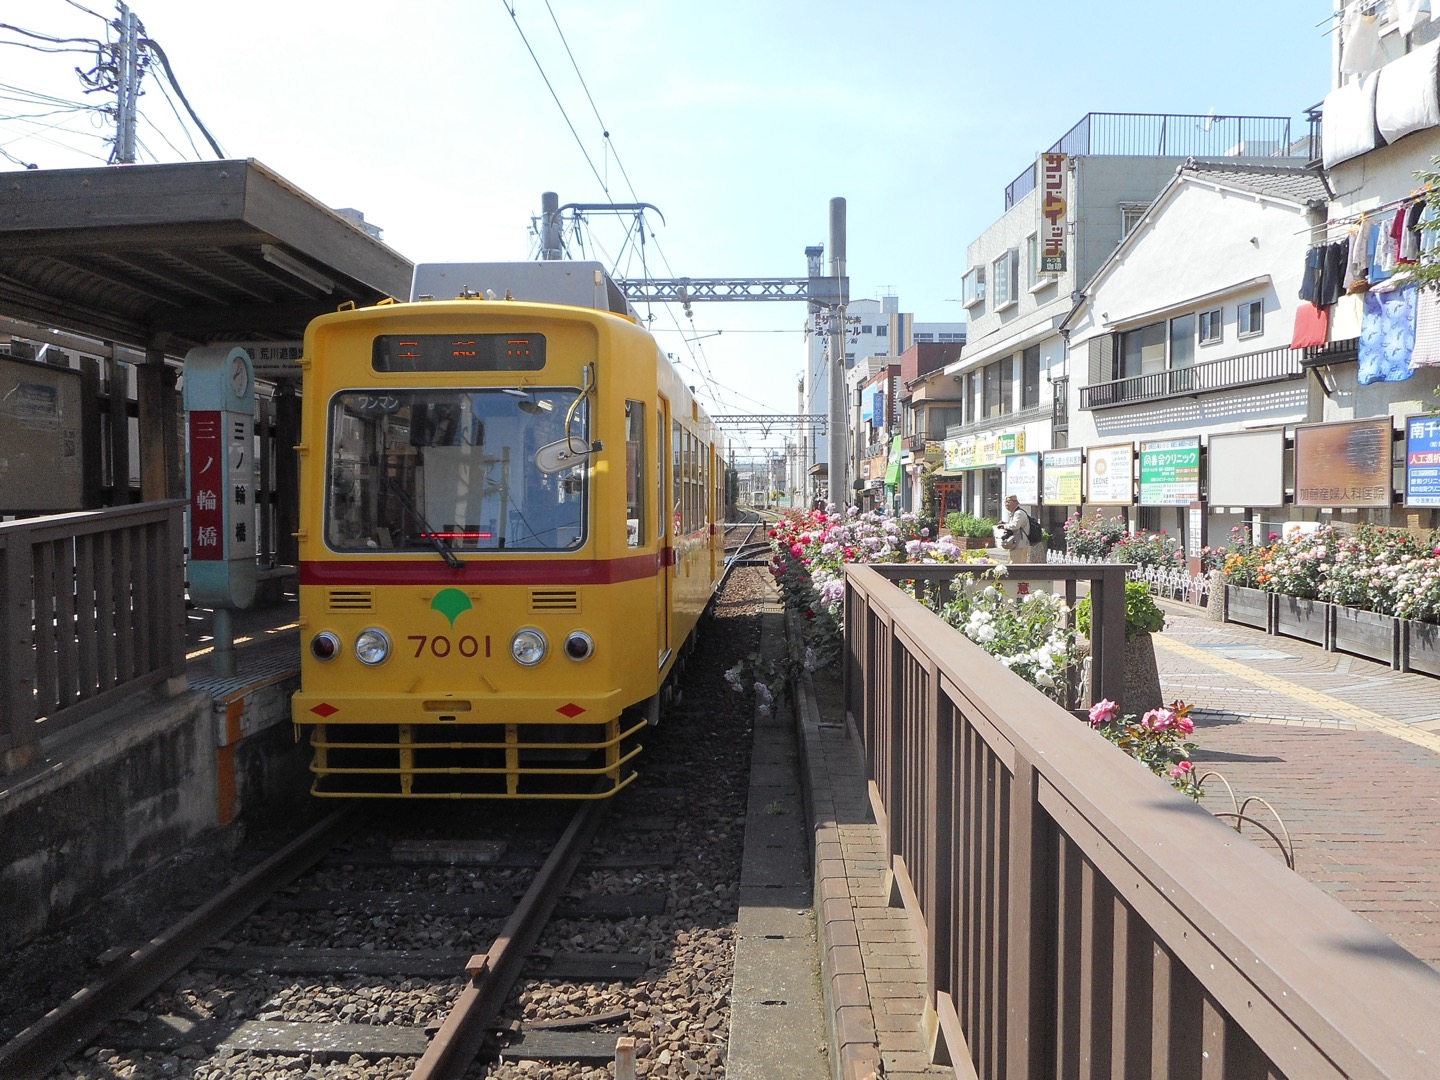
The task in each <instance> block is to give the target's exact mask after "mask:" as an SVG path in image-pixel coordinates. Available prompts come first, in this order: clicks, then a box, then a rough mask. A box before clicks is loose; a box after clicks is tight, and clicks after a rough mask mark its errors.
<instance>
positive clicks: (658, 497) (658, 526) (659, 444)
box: [655, 401, 665, 540]
mask: <svg viewBox="0 0 1440 1080" xmlns="http://www.w3.org/2000/svg"><path fill="white" fill-rule="evenodd" d="M655 539H656V540H664V539H665V403H664V402H663V401H657V402H656V403H655Z"/></svg>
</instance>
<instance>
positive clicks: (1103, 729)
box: [1090, 699, 1204, 799]
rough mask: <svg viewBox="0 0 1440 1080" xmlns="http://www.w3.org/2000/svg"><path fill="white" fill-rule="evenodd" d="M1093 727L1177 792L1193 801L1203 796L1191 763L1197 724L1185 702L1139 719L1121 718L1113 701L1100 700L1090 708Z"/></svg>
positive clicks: (1171, 704)
mask: <svg viewBox="0 0 1440 1080" xmlns="http://www.w3.org/2000/svg"><path fill="white" fill-rule="evenodd" d="M1090 726H1091V727H1092V728H1094V729H1095V730H1096V731H1098V732H1099V733H1100V734H1101V735H1103V736H1104V737H1105V738H1106V739H1108V740H1109V741H1110V742H1112V743H1114V744H1115V745H1116V746H1118V747H1120V749H1121V750H1124V751H1125V752H1126V753H1127V754H1129V755H1130V756H1131V757H1133V758H1134V759H1135V760H1136V761H1138V762H1140V763H1141V764H1142V765H1144V766H1145V767H1146V768H1147V769H1149V770H1150V771H1151V772H1153V773H1154V774H1155V775H1156V776H1159V777H1161V778H1163V779H1166V780H1169V781H1170V785H1171V786H1172V787H1173V788H1175V790H1176V791H1180V792H1183V793H1184V794H1186V795H1189V796H1190V797H1191V798H1192V799H1198V798H1200V796H1201V795H1203V794H1204V792H1203V791H1202V790H1201V788H1200V785H1199V784H1198V783H1197V782H1196V781H1197V777H1196V776H1195V767H1194V765H1193V763H1192V762H1191V761H1190V755H1191V753H1192V752H1193V751H1194V750H1195V744H1194V743H1192V742H1190V741H1189V739H1190V736H1191V734H1192V733H1193V732H1194V731H1195V722H1194V721H1193V720H1191V719H1190V706H1189V705H1186V704H1185V703H1184V702H1183V701H1173V702H1171V703H1170V705H1169V706H1168V707H1167V708H1161V709H1151V710H1150V711H1149V712H1147V713H1146V714H1145V715H1144V716H1141V717H1139V718H1138V719H1137V718H1136V717H1135V716H1133V715H1131V716H1123V717H1122V716H1121V715H1120V709H1119V707H1118V706H1117V705H1116V704H1115V702H1113V701H1110V700H1108V699H1107V700H1105V701H1097V702H1096V703H1095V704H1094V705H1092V706H1091V708H1090Z"/></svg>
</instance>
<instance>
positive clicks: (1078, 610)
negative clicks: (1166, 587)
mask: <svg viewBox="0 0 1440 1080" xmlns="http://www.w3.org/2000/svg"><path fill="white" fill-rule="evenodd" d="M1075 628H1076V629H1077V630H1078V631H1079V632H1080V633H1081V634H1082V635H1083V636H1084V637H1089V636H1090V597H1088V596H1086V597H1082V598H1081V600H1080V602H1079V603H1078V604H1076V605H1075ZM1164 629H1165V613H1164V612H1163V611H1161V610H1160V605H1159V604H1157V603H1155V598H1154V597H1153V596H1151V595H1150V586H1149V584H1148V583H1146V582H1144V581H1127V582H1126V583H1125V640H1126V641H1129V640H1130V639H1131V638H1133V637H1136V636H1138V635H1140V634H1153V633H1157V632H1159V631H1161V630H1164Z"/></svg>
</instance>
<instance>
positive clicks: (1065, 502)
mask: <svg viewBox="0 0 1440 1080" xmlns="http://www.w3.org/2000/svg"><path fill="white" fill-rule="evenodd" d="M1041 464H1042V465H1043V466H1044V472H1043V473H1042V483H1041V494H1042V495H1043V496H1044V498H1043V499H1042V500H1041V501H1042V502H1044V503H1045V505H1046V506H1079V505H1080V503H1081V501H1082V500H1081V490H1082V489H1081V481H1082V479H1083V477H1084V470H1083V458H1082V452H1081V451H1079V450H1047V451H1046V452H1045V453H1044V454H1042V455H1041Z"/></svg>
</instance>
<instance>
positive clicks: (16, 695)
mask: <svg viewBox="0 0 1440 1080" xmlns="http://www.w3.org/2000/svg"><path fill="white" fill-rule="evenodd" d="M33 573H34V554H33V551H32V549H31V546H30V539H29V532H28V530H27V529H26V528H25V526H23V525H19V524H16V525H12V526H10V527H9V528H6V529H4V530H3V535H0V633H3V637H0V671H3V672H5V678H4V679H3V680H0V773H3V774H4V775H7V776H8V775H11V774H14V773H17V772H19V771H20V770H21V769H24V768H25V767H26V766H28V765H30V764H32V763H33V762H34V761H35V760H36V759H37V758H38V757H39V756H40V741H39V739H37V738H36V737H35V735H34V733H33V732H34V727H35V698H34V692H35V642H34V639H33V635H32V632H31V626H32V624H33V622H34V614H33V611H32V608H33V603H32V595H31V588H30V581H31V577H32V575H33Z"/></svg>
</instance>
